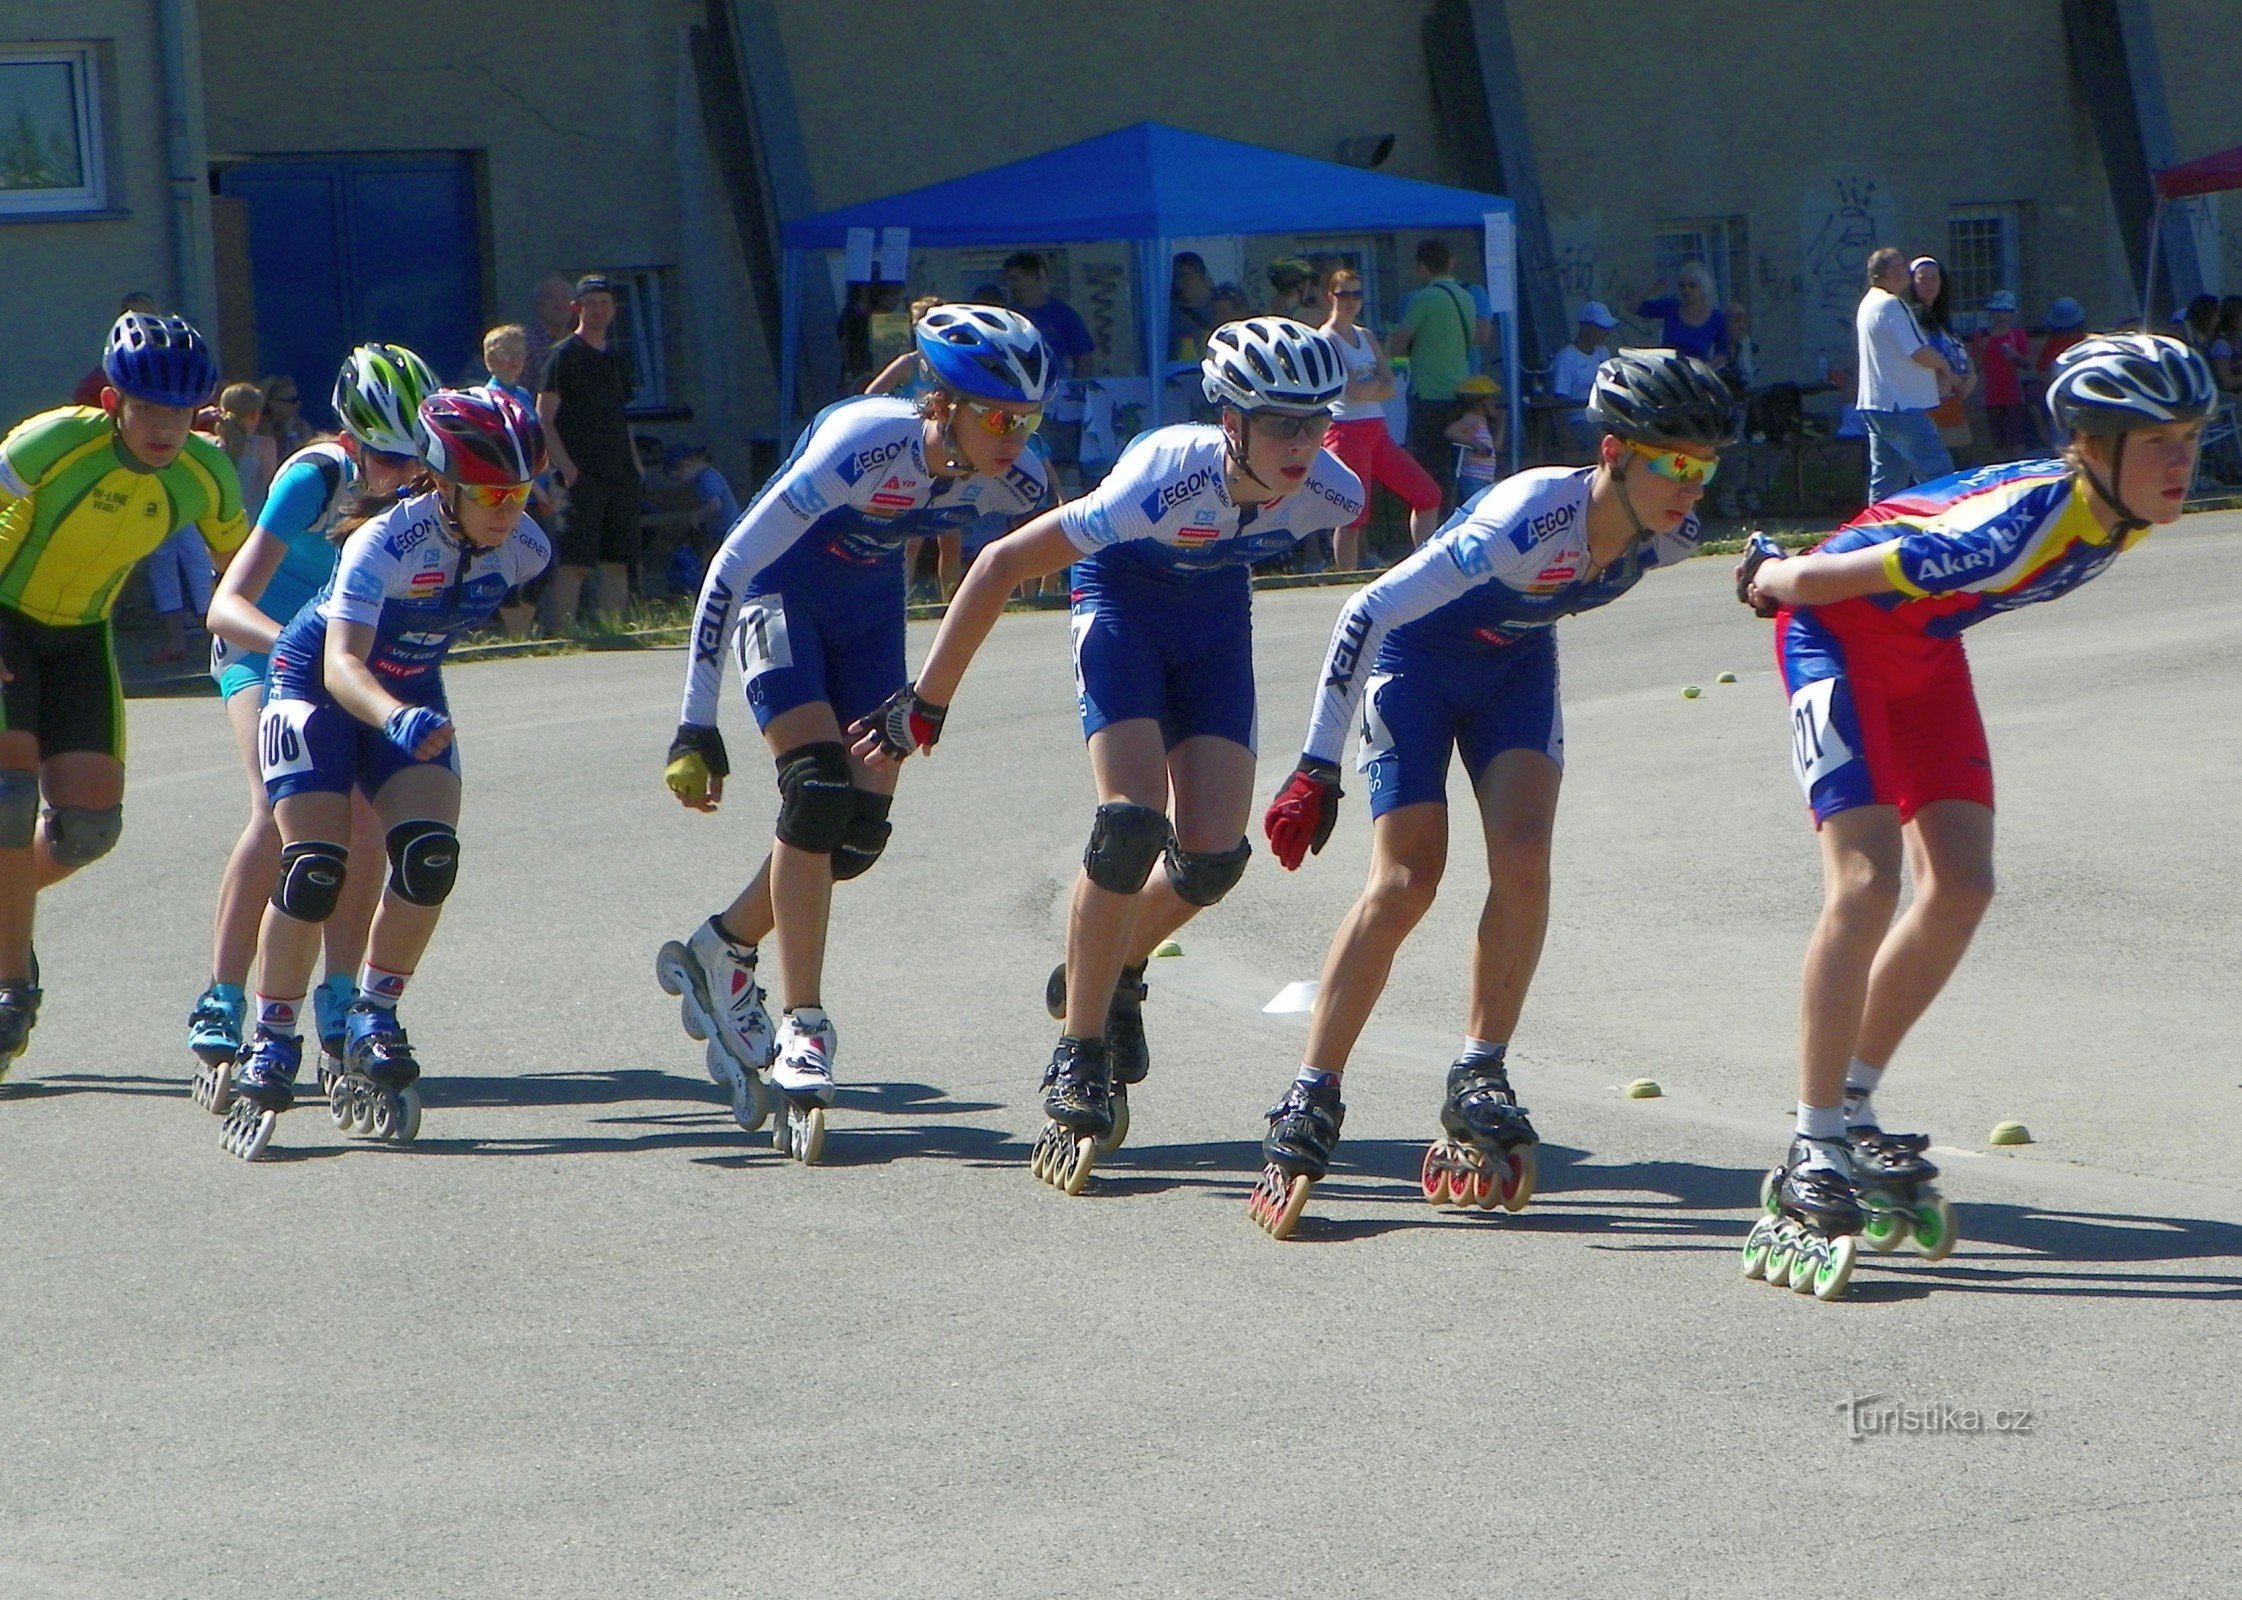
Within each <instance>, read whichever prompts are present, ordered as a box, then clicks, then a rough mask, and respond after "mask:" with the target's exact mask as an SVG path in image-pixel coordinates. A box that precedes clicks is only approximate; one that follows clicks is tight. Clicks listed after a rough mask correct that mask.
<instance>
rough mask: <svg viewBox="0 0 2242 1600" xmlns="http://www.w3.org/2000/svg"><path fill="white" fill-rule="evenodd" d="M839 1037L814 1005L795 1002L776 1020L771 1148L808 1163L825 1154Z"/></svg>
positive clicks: (772, 1082) (772, 1070)
mask: <svg viewBox="0 0 2242 1600" xmlns="http://www.w3.org/2000/svg"><path fill="white" fill-rule="evenodd" d="M839 1044H840V1039H839V1037H838V1035H836V1034H835V1033H834V1031H833V1023H832V1020H831V1019H830V1018H828V1017H827V1016H826V1014H825V1013H824V1012H823V1011H821V1010H819V1009H818V1008H817V1007H816V1006H797V1007H796V1008H795V1009H794V1010H792V1011H789V1012H788V1013H787V1014H786V1017H785V1019H784V1020H783V1021H781V1022H780V1023H779V1025H778V1054H777V1055H776V1056H775V1057H774V1058H773V1059H772V1062H771V1087H772V1088H773V1089H775V1090H777V1091H778V1097H779V1103H778V1104H777V1105H776V1106H774V1107H773V1108H772V1110H773V1113H774V1118H773V1120H772V1123H771V1148H772V1149H773V1150H776V1151H777V1152H778V1153H779V1154H780V1155H782V1156H792V1157H793V1158H794V1159H795V1160H796V1161H799V1162H801V1163H802V1165H804V1166H805V1167H809V1166H815V1165H816V1164H817V1159H818V1157H819V1156H821V1155H823V1154H824V1153H825V1108H826V1107H827V1106H829V1105H831V1104H832V1103H833V1057H834V1054H835V1052H836V1050H837V1049H838V1048H839Z"/></svg>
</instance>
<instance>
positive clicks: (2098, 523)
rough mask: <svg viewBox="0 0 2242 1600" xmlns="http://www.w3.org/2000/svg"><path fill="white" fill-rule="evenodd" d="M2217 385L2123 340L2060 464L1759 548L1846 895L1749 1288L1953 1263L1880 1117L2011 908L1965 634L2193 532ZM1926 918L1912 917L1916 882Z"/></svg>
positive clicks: (1817, 956)
mask: <svg viewBox="0 0 2242 1600" xmlns="http://www.w3.org/2000/svg"><path fill="white" fill-rule="evenodd" d="M2217 404H2218V391H2217V389H2216V387H2215V386H2214V385H2213V382H2212V378H2211V371H2210V367H2209V365H2208V364H2207V363H2206V362H2205V361H2204V359H2203V358H2202V356H2200V355H2198V354H2197V353H2196V352H2194V351H2193V350H2190V349H2189V348H2188V347H2187V346H2186V345H2184V344H2182V343H2181V342H2180V341H2179V340H2177V339H2170V338H2166V337H2164V336H2162V335H2160V334H2116V335H2108V336H2103V337H2098V338H2090V339H2087V340H2084V341H2082V342H2080V343H2079V344H2077V345H2074V346H2073V347H2072V348H2071V349H2069V350H2068V351H2066V352H2065V353H2064V354H2063V356H2062V357H2061V359H2060V360H2059V361H2058V362H2057V364H2056V366H2055V369H2054V372H2053V375H2052V378H2051V381H2050V382H2049V385H2048V392H2047V406H2048V411H2049V413H2050V414H2051V415H2052V417H2053V419H2054V423H2055V433H2056V436H2057V437H2058V438H2060V439H2062V440H2064V441H2066V442H2065V445H2064V448H2063V453H2062V455H2061V456H2060V457H2058V458H2056V459H2052V460H2040V461H2021V462H2016V463H2013V464H2011V465H2007V466H1998V467H1988V468H1985V469H1983V470H1980V471H1976V472H1966V473H1959V474H1956V475H1954V476H1951V477H1946V478H1940V479H1937V480H1935V481H1934V482H1931V483H1927V484H1924V485H1922V486H1920V487H1919V488H1915V489H1910V490H1908V491H1906V492H1905V493H1903V494H1899V495H1895V496H1893V497H1892V498H1890V499H1888V500H1885V501H1883V502H1881V503H1879V504H1877V505H1873V506H1870V507H1869V508H1868V509H1867V510H1866V511H1864V512H1862V513H1861V514H1860V516H1859V517H1857V518H1855V519H1854V520H1853V521H1852V522H1851V523H1850V524H1848V525H1847V526H1846V527H1844V528H1841V529H1839V530H1838V531H1837V532H1836V533H1834V534H1832V535H1831V536H1830V537H1829V538H1828V539H1826V540H1824V541H1823V542H1822V543H1821V545H1820V546H1818V547H1817V548H1816V549H1815V550H1814V551H1813V552H1812V553H1811V554H1808V555H1801V556H1792V557H1789V558H1787V559H1786V558H1784V557H1783V556H1782V553H1781V552H1780V551H1779V550H1777V549H1774V548H1773V547H1771V546H1768V545H1765V544H1755V545H1754V546H1753V547H1752V548H1751V549H1750V550H1749V551H1748V552H1747V554H1746V557H1745V560H1744V562H1743V564H1742V565H1741V566H1739V567H1738V569H1737V580H1738V585H1737V593H1738V596H1739V597H1740V598H1742V599H1743V600H1744V601H1745V602H1746V603H1747V604H1749V605H1751V606H1752V607H1753V609H1754V610H1756V611H1758V612H1759V613H1760V614H1761V615H1763V616H1768V615H1771V616H1773V618H1774V619H1775V652H1776V662H1777V664H1778V665H1779V666H1780V668H1781V670H1782V674H1783V683H1784V687H1785V689H1786V691H1787V692H1788V694H1789V696H1790V708H1791V744H1792V749H1791V755H1792V767H1793V770H1794V772H1795V773H1796V775H1797V778H1798V782H1799V787H1800V788H1801V789H1803V790H1804V791H1805V795H1806V800H1807V803H1808V805H1809V806H1810V808H1811V809H1812V812H1813V817H1814V826H1815V829H1816V830H1817V832H1818V834H1819V837H1820V841H1821V856H1822V877H1823V882H1824V885H1825V889H1824V898H1823V903H1822V912H1821V918H1820V920H1819V921H1818V922H1817V923H1816V925H1815V928H1814V936H1813V938H1812V940H1811V941H1810V942H1809V943H1808V945H1807V948H1806V964H1805V972H1804V976H1803V980H1802V991H1803V992H1802V998H1801V1001H1800V1006H1799V1020H1800V1031H1799V1098H1798V1121H1797V1132H1796V1136H1795V1137H1794V1138H1793V1139H1792V1141H1791V1144H1790V1149H1789V1152H1788V1153H1787V1154H1786V1156H1785V1157H1784V1159H1783V1163H1782V1165H1781V1166H1780V1167H1778V1168H1777V1169H1776V1170H1775V1171H1774V1172H1773V1173H1772V1174H1770V1176H1769V1181H1768V1183H1767V1184H1766V1185H1765V1186H1764V1189H1763V1193H1762V1197H1761V1198H1762V1201H1763V1203H1765V1204H1766V1206H1767V1209H1768V1215H1766V1216H1764V1217H1762V1218H1761V1219H1760V1221H1759V1222H1758V1223H1757V1224H1755V1225H1754V1227H1753V1229H1752V1233H1751V1237H1750V1239H1749V1240H1748V1241H1747V1243H1746V1245H1745V1249H1744V1273H1745V1276H1747V1277H1764V1278H1766V1279H1767V1281H1769V1282H1771V1283H1774V1284H1776V1285H1778V1286H1780V1285H1782V1284H1784V1283H1785V1282H1786V1281H1787V1282H1788V1283H1789V1284H1790V1286H1791V1287H1793V1288H1795V1289H1799V1290H1802V1291H1810V1292H1812V1293H1813V1294H1815V1295H1817V1296H1819V1297H1820V1298H1822V1299H1835V1298H1837V1296H1839V1295H1841V1294H1843V1293H1844V1291H1845V1286H1846V1283H1847V1281H1848V1279H1849V1278H1850V1275H1851V1271H1852V1264H1853V1258H1854V1253H1855V1249H1856V1246H1855V1240H1854V1236H1855V1235H1856V1234H1858V1235H1859V1236H1860V1237H1861V1238H1863V1239H1865V1240H1866V1241H1867V1242H1868V1244H1869V1246H1870V1248H1872V1249H1875V1250H1879V1251H1883V1250H1890V1249H1894V1248H1896V1247H1897V1246H1898V1245H1899V1244H1900V1243H1901V1242H1902V1241H1903V1240H1905V1239H1906V1238H1908V1237H1909V1236H1910V1235H1912V1237H1913V1240H1914V1243H1915V1245H1916V1246H1917V1248H1918V1249H1920V1250H1921V1251H1922V1252H1923V1254H1925V1255H1926V1256H1928V1257H1930V1258H1931V1259H1933V1260H1936V1259H1939V1258H1941V1257H1943V1256H1944V1255H1946V1253H1947V1252H1948V1251H1950V1250H1951V1249H1952V1248H1953V1246H1954V1240H1955V1236H1956V1235H1955V1227H1954V1219H1953V1214H1952V1211H1951V1209H1950V1208H1949V1206H1948V1204H1947V1202H1946V1200H1945V1199H1944V1197H1942V1196H1941V1195H1939V1193H1938V1191H1937V1190H1936V1188H1935V1187H1933V1186H1932V1180H1933V1179H1935V1178H1936V1177H1937V1176H1938V1168H1937V1167H1936V1166H1934V1165H1933V1164H1932V1163H1931V1162H1930V1161H1928V1160H1927V1159H1926V1158H1925V1157H1924V1154H1923V1152H1924V1150H1925V1149H1926V1148H1927V1147H1928V1144H1929V1140H1928V1138H1927V1137H1926V1136H1924V1135H1922V1134H1897V1133H1888V1132H1886V1131H1884V1130H1883V1128H1882V1127H1881V1126H1880V1124H1879V1122H1878V1117H1877V1112H1876V1110H1875V1108H1874V1102H1873V1099H1872V1096H1873V1095H1874V1094H1875V1091H1876V1089H1877V1087H1878V1086H1879V1084H1880V1083H1881V1082H1882V1080H1883V1076H1884V1071H1885V1069H1886V1067H1888V1066H1889V1065H1890V1063H1891V1059H1892V1056H1893V1054H1894V1053H1895V1052H1896V1051H1897V1050H1898V1049H1899V1046H1900V1042H1901V1041H1902V1040H1903V1039H1904V1038H1906V1036H1907V1032H1908V1029H1909V1028H1911V1027H1912V1026H1914V1024H1915V1021H1916V1019H1917V1018H1919V1017H1921V1016H1922V1014H1923V1013H1924V1011H1925V1010H1927V1009H1928V1008H1929V1006H1930V1003H1931V1002H1932V1001H1933V1000H1934V999H1936V998H1937V996H1938V993H1939V991H1940V990H1941V989H1942V988H1944V987H1945V984H1946V980H1947V979H1948V978H1949V977H1950V976H1951V975H1952V974H1953V972H1954V969H1955V967H1956V966H1957V965H1958V964H1959V963H1960V961H1961V959H1962V955H1963V952H1964V951H1966V950H1967V949H1968V948H1969V943H1970V938H1971V936H1972V935H1973V934H1974V933H1975V932H1976V930H1977V924H1978V921H1979V919H1980V918H1982V917H1983V916H1984V914H1985V909H1986V906H1987V905H1988V903H1989V902H1990V901H1991V899H1992V895H1993V767H1992V758H1991V755H1990V752H1989V750H1988V748H1987V744H1986V739H1985V727H1984V723H1983V722H1982V720H1981V719H1980V718H1979V715H1978V709H1977V696H1976V691H1975V690H1974V688H1973V687H1972V685H1971V682H1970V669H1969V658H1968V656H1967V654H1966V653H1965V652H1964V650H1963V648H1962V637H1961V635H1962V631H1963V630H1964V629H1965V628H1968V627H1971V626H1973V625H1974V624H1976V623H1979V622H1982V621H1984V620H1985V619H1986V618H1987V617H1990V616H1994V615H1996V614H1998V613H2000V612H2004V611H2013V610H2015V609H2016V608H2017V607H2019V606H2025V605H2032V604H2035V603H2037V602H2040V601H2045V600H2054V599H2058V598H2060V597H2061V596H2063V595H2066V594H2068V593H2070V592H2071V591H2072V590H2073V589H2075V588H2077V587H2078V586H2079V585H2080V584H2082V583H2084V582H2086V581H2087V580H2088V579H2090V578H2093V577H2096V576H2098V575H2099V574H2100V573H2102V572H2103V571H2104V570H2105V569H2106V568H2108V566H2109V565H2110V563H2111V562H2112V561H2114V560H2116V559H2117V557H2118V555H2119V554H2120V553H2121V552H2123V551H2125V550H2129V549H2131V548H2132V547H2133V546H2134V545H2136V544H2138V543H2139V542H2140V541H2141V540H2142V539H2143V538H2145V537H2146V536H2147V535H2148V532H2149V530H2150V529H2151V528H2152V527H2154V526H2158V525H2161V524H2164V523H2169V522H2172V521H2175V520H2177V518H2178V517H2179V515H2180V512H2181V508H2182V503H2183V502H2184V501H2185V500H2186V498H2187V490H2188V485H2189V483H2190V482H2191V481H2192V480H2193V477H2194V472H2195V459H2196V453H2197V450H2198V448H2199V446H2200V444H2201V442H2202V434H2203V423H2204V419H2205V418H2206V417H2207V416H2209V415H2210V414H2211V412H2212V411H2213V409H2214V408H2215V407H2216V406H2217ZM1903 858H1904V860H1905V862H1906V867H1907V871H1908V873H1909V874H1910V875H1911V876H1912V877H1913V879H1914V897H1913V899H1912V900H1911V901H1910V902H1909V904H1908V907H1907V909H1906V911H1905V912H1904V913H1900V914H1898V915H1897V917H1896V920H1895V913H1897V912H1898V909H1899V898H1900V879H1901V863H1902V859H1903Z"/></svg>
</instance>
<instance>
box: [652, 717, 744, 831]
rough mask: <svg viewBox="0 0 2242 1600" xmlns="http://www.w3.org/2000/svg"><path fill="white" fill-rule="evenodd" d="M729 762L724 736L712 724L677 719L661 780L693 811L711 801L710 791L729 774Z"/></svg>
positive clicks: (706, 805) (730, 766)
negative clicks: (677, 723) (710, 726)
mask: <svg viewBox="0 0 2242 1600" xmlns="http://www.w3.org/2000/svg"><path fill="white" fill-rule="evenodd" d="M731 773H732V763H731V761H730V760H729V759H727V757H726V756H725V754H724V736H723V735H722V734H720V733H718V732H717V731H716V730H715V729H714V728H702V727H696V726H694V725H693V724H692V723H690V722H686V723H680V724H679V725H678V729H677V737H676V738H675V739H673V740H671V741H670V747H669V765H668V766H666V767H664V768H663V769H662V781H663V782H664V783H666V784H668V785H669V787H670V792H671V793H672V794H674V795H676V796H677V798H678V799H680V800H682V801H684V802H685V804H687V805H689V806H691V807H693V809H694V810H696V811H705V810H707V809H708V806H709V802H710V791H711V790H712V789H713V788H714V787H715V786H716V780H718V779H722V778H728V777H730V776H731Z"/></svg>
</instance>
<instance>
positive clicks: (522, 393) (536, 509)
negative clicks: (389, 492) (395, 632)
mask: <svg viewBox="0 0 2242 1600" xmlns="http://www.w3.org/2000/svg"><path fill="white" fill-rule="evenodd" d="M528 364H529V330H528V329H527V328H524V327H523V326H522V325H521V324H520V323H518V322H505V323H501V324H499V325H498V326H497V327H495V328H493V329H491V330H490V331H489V332H488V333H486V334H484V335H483V368H484V370H485V371H487V372H488V373H489V374H490V383H489V387H490V388H493V389H503V390H505V391H506V392H507V393H508V394H510V395H512V396H513V397H514V398H515V399H516V400H519V401H520V402H521V403H522V409H524V410H525V411H531V412H534V411H535V410H536V409H537V394H536V391H535V390H533V389H531V388H530V387H529V385H527V384H525V383H524V382H522V373H523V368H525V367H526V366H527V365H528ZM560 507H561V502H560V493H559V490H558V489H557V488H556V487H555V485H554V483H553V474H552V473H551V471H549V470H548V471H546V472H544V473H542V474H540V475H539V477H538V479H537V481H536V482H535V483H534V484H532V485H531V486H530V491H529V511H530V515H531V516H533V517H535V518H536V519H537V525H538V526H539V527H541V528H551V527H552V526H554V524H555V522H556V521H557V520H558V514H559V512H560ZM536 614H537V608H536V606H535V605H533V604H532V603H531V602H530V601H529V600H528V599H527V598H525V597H524V595H523V593H522V591H521V590H520V589H509V590H508V591H507V592H506V598H505V599H504V600H502V601H500V602H499V605H498V626H499V627H500V629H501V630H503V631H504V633H505V635H506V637H507V638H509V639H525V638H527V637H528V636H529V627H530V623H531V621H532V620H533V619H534V618H535V617H536Z"/></svg>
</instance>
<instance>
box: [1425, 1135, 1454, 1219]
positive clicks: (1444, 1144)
mask: <svg viewBox="0 0 2242 1600" xmlns="http://www.w3.org/2000/svg"><path fill="white" fill-rule="evenodd" d="M1455 1166H1456V1147H1455V1146H1454V1145H1452V1144H1450V1143H1449V1142H1448V1141H1447V1140H1445V1139H1436V1140H1434V1141H1433V1142H1432V1143H1431V1144H1429V1145H1427V1146H1426V1147H1425V1161H1424V1166H1423V1168H1422V1170H1421V1171H1420V1172H1419V1174H1418V1180H1417V1181H1418V1185H1419V1187H1420V1188H1422V1189H1423V1191H1424V1196H1425V1203H1426V1204H1427V1205H1434V1206H1444V1205H1446V1204H1447V1203H1448V1202H1449V1200H1450V1199H1451V1198H1452V1199H1455V1200H1457V1201H1459V1202H1460V1201H1461V1200H1462V1199H1463V1195H1462V1193H1461V1191H1460V1190H1459V1189H1458V1188H1457V1187H1456V1186H1455V1184H1454V1183H1453V1182H1452V1181H1451V1180H1452V1179H1453V1178H1454V1177H1455V1175H1456V1174H1455Z"/></svg>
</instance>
